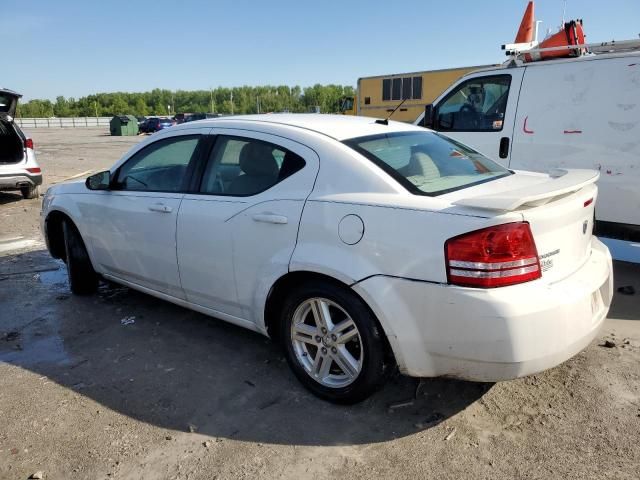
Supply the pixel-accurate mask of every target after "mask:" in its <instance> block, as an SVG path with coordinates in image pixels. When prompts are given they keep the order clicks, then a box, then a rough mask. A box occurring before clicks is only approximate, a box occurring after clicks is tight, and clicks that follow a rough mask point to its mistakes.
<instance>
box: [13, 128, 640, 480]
mask: <svg viewBox="0 0 640 480" xmlns="http://www.w3.org/2000/svg"><path fill="white" fill-rule="evenodd" d="M31 133H32V135H33V137H34V139H35V142H36V148H37V153H38V159H39V161H40V163H41V165H42V167H43V170H44V172H45V179H46V180H45V182H46V183H47V184H51V183H53V182H58V181H61V180H63V179H64V178H66V177H69V176H73V175H76V174H79V173H83V172H86V171H87V170H94V171H97V170H100V169H102V168H106V167H108V166H110V165H111V164H112V163H113V162H114V161H115V160H117V159H118V158H119V157H120V156H121V155H122V153H124V152H125V151H126V150H127V149H128V148H129V146H131V145H132V144H134V143H135V142H137V141H139V138H127V137H115V138H112V137H109V136H106V130H104V131H103V130H93V129H90V130H82V129H77V130H59V129H51V130H45V129H43V130H34V131H32V132H31ZM39 210H40V201H39V200H28V201H26V200H20V199H19V196H18V195H13V194H6V193H5V194H2V193H0V225H1V230H0V478H2V479H5V478H6V479H26V478H28V477H29V475H31V474H33V473H35V472H37V471H43V472H44V476H45V478H55V479H66V478H83V479H84V478H91V479H94V478H105V479H106V478H120V479H139V478H180V479H200V478H203V479H204V478H206V479H211V478H218V479H226V478H268V479H276V478H314V479H325V478H338V477H341V478H355V479H360V478H362V479H364V478H367V479H369V478H438V479H444V478H451V479H460V478H474V479H475V478H487V479H489V478H490V479H513V478H531V479H533V478H539V479H549V478H558V479H560V478H562V479H567V478H575V479H585V478H593V479H603V478H611V479H634V480H635V479H638V478H640V448H639V446H638V442H639V439H640V294H638V293H636V294H635V295H622V294H620V293H616V297H615V299H614V304H613V307H612V309H611V312H610V315H609V319H608V320H607V322H606V324H605V326H604V328H603V330H602V331H601V334H600V335H599V337H598V338H597V340H596V341H595V342H594V343H593V344H592V345H591V346H590V347H589V348H587V349H586V350H585V351H584V352H582V353H581V354H579V355H578V356H577V357H575V358H574V359H572V360H571V361H569V362H567V363H565V364H564V365H562V366H560V367H558V368H555V369H553V370H552V371H549V372H546V373H544V374H540V375H536V376H532V377H529V378H524V379H520V380H516V381H511V382H503V383H499V384H493V385H492V384H476V383H470V382H461V381H455V380H445V379H426V380H423V381H422V382H418V381H417V380H415V379H409V378H404V377H400V376H398V377H395V378H394V379H393V380H392V381H391V382H390V383H389V384H388V385H387V386H386V387H385V389H384V390H383V391H382V392H380V393H378V394H377V395H376V396H374V397H373V398H371V399H369V400H367V401H366V402H364V403H362V404H359V405H356V406H354V407H337V406H333V405H330V404H327V403H324V402H322V401H319V400H317V399H315V398H314V397H312V396H311V395H310V394H308V393H307V392H306V391H305V390H303V389H302V388H301V387H300V385H299V384H298V383H297V382H296V380H295V379H294V377H293V375H292V374H291V373H290V372H289V370H288V368H287V366H286V364H285V362H284V359H283V357H282V356H281V354H280V352H279V351H278V349H277V348H276V347H275V346H274V345H272V344H271V343H270V342H269V341H268V340H267V339H265V338H263V337H261V336H258V335H256V334H253V333H250V332H248V331H245V330H242V329H240V328H237V327H233V326H230V325H227V324H225V323H223V322H220V321H216V320H215V319H211V318H208V317H205V316H203V315H200V314H197V313H194V312H191V311H188V310H185V309H183V308H180V307H177V306H173V305H171V304H169V303H164V302H162V301H160V300H157V299H155V298H152V297H149V296H147V295H143V294H140V293H137V292H134V291H131V290H129V289H127V288H120V287H116V286H113V285H103V286H102V287H101V289H100V292H99V294H98V295H96V296H93V297H88V298H87V297H84V298H80V297H72V296H70V295H69V292H68V287H67V284H66V271H65V269H64V265H62V264H60V263H59V262H56V261H54V260H52V259H51V258H50V257H49V256H48V254H47V252H46V250H45V249H44V246H43V243H42V241H41V239H40V233H39V230H38V221H39ZM18 237H22V238H18ZM615 269H616V287H618V286H625V285H632V286H634V287H635V290H636V291H638V292H640V266H637V265H631V264H624V263H617V264H616V265H615ZM129 316H135V322H134V323H131V324H128V325H123V324H122V323H121V320H122V319H123V318H125V317H129ZM605 340H609V341H612V342H613V343H614V344H615V346H613V347H612V348H606V347H604V346H601V345H602V344H604V342H605ZM405 401H408V402H405ZM398 403H407V405H406V406H402V407H398V408H390V405H394V404H398Z"/></svg>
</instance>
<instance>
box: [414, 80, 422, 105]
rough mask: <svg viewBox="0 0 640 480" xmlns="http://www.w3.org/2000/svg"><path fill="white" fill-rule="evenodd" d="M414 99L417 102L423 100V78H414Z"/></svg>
mask: <svg viewBox="0 0 640 480" xmlns="http://www.w3.org/2000/svg"><path fill="white" fill-rule="evenodd" d="M413 98H415V99H416V100H420V99H421V98H422V77H413Z"/></svg>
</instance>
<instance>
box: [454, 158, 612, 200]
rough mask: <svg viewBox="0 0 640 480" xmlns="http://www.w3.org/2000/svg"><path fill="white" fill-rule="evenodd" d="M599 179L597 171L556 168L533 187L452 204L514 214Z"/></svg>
mask: <svg viewBox="0 0 640 480" xmlns="http://www.w3.org/2000/svg"><path fill="white" fill-rule="evenodd" d="M598 178H600V172H598V171H596V170H585V169H571V170H564V169H559V168H558V169H554V170H551V171H549V177H548V178H547V179H543V181H542V182H540V183H536V184H535V185H530V186H528V187H523V188H518V189H515V190H508V191H506V192H498V193H492V194H488V195H480V196H477V197H469V198H462V199H460V200H457V201H455V202H453V204H454V205H461V206H465V207H475V208H484V209H486V210H501V211H510V210H516V209H518V208H520V207H522V206H526V207H538V206H540V205H544V204H545V203H549V202H550V201H552V200H553V199H554V198H556V197H559V196H562V195H566V194H569V193H573V192H577V191H578V190H580V189H581V188H583V187H585V186H587V185H590V184H592V183H595V182H596V180H598Z"/></svg>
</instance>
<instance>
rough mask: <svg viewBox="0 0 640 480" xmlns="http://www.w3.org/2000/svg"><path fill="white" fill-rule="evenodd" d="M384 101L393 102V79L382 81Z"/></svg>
mask: <svg viewBox="0 0 640 480" xmlns="http://www.w3.org/2000/svg"><path fill="white" fill-rule="evenodd" d="M382 100H391V79H390V78H385V79H384V80H382Z"/></svg>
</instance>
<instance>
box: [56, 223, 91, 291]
mask: <svg viewBox="0 0 640 480" xmlns="http://www.w3.org/2000/svg"><path fill="white" fill-rule="evenodd" d="M62 228H63V231H64V247H65V253H66V262H67V272H68V274H69V287H70V288H71V292H73V293H74V294H76V295H89V294H91V293H94V292H95V291H96V290H97V289H98V274H97V273H96V271H95V270H94V269H93V266H92V265H91V260H90V259H89V254H88V253H87V248H86V247H85V245H84V242H83V241H82V237H81V236H80V232H78V229H77V228H76V227H75V225H73V223H71V222H70V221H66V222H64V223H63V225H62Z"/></svg>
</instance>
